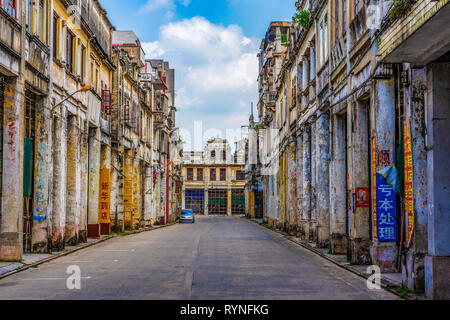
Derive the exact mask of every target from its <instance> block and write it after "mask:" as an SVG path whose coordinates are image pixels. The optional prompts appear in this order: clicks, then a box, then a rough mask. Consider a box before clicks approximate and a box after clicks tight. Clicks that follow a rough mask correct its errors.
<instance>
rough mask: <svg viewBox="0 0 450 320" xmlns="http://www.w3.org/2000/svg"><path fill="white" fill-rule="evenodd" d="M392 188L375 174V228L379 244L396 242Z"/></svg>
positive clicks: (393, 193)
mask: <svg viewBox="0 0 450 320" xmlns="http://www.w3.org/2000/svg"><path fill="white" fill-rule="evenodd" d="M396 202H397V201H396V193H395V190H394V188H393V187H392V186H391V185H390V184H388V183H387V181H386V180H385V179H384V178H383V176H381V175H380V174H377V226H378V228H377V229H378V241H379V242H397V213H396V212H397V211H396V208H397V203H396Z"/></svg>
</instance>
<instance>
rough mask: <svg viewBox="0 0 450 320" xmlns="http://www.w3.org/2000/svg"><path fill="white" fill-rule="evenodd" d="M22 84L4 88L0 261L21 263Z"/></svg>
mask: <svg viewBox="0 0 450 320" xmlns="http://www.w3.org/2000/svg"><path fill="white" fill-rule="evenodd" d="M23 85H24V84H23V82H22V81H19V80H14V82H13V83H8V84H7V85H6V87H5V94H4V106H3V110H4V116H3V123H2V125H3V141H2V142H1V143H3V168H4V170H3V174H2V184H3V185H2V195H1V196H2V203H1V206H2V207H1V210H2V216H1V230H0V260H4V261H19V260H21V259H22V251H23V239H22V238H23V222H22V221H23V198H22V196H23V159H22V145H23V132H24V130H23V127H24V119H23V118H24V117H23V114H24V111H23V108H24V99H23V95H24V92H23Z"/></svg>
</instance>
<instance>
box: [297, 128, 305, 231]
mask: <svg viewBox="0 0 450 320" xmlns="http://www.w3.org/2000/svg"><path fill="white" fill-rule="evenodd" d="M296 151H297V211H296V219H297V228H296V232H297V237H299V238H301V237H302V233H303V229H302V228H301V224H300V222H301V221H302V217H303V133H302V135H299V136H298V137H297V150H296Z"/></svg>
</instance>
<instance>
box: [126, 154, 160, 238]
mask: <svg viewBox="0 0 450 320" xmlns="http://www.w3.org/2000/svg"><path fill="white" fill-rule="evenodd" d="M123 161H124V164H123V221H124V228H125V230H131V229H132V228H133V150H130V149H127V150H125V154H124V159H123ZM158 201H159V199H158Z"/></svg>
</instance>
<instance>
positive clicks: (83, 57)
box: [80, 46, 86, 82]
mask: <svg viewBox="0 0 450 320" xmlns="http://www.w3.org/2000/svg"><path fill="white" fill-rule="evenodd" d="M80 59H81V62H80V76H81V81H82V82H84V79H85V77H86V48H85V47H84V46H81V58H80Z"/></svg>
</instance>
